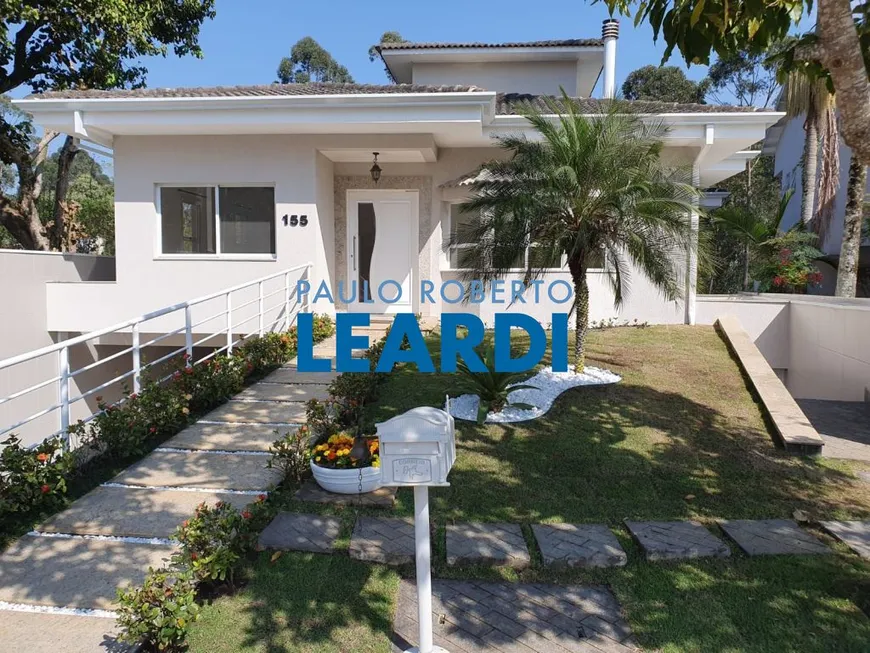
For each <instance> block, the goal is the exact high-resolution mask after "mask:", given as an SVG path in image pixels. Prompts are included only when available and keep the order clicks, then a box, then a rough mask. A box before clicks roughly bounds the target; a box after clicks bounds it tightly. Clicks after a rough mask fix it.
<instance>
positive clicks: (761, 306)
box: [697, 294, 870, 401]
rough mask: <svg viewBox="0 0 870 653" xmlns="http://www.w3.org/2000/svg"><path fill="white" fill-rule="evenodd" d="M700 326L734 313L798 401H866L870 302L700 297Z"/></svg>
mask: <svg viewBox="0 0 870 653" xmlns="http://www.w3.org/2000/svg"><path fill="white" fill-rule="evenodd" d="M697 315H698V324H713V323H714V322H715V321H716V319H717V318H718V317H720V316H723V315H734V316H735V317H737V318H738V319H739V320H740V322H741V324H742V325H743V328H744V329H745V330H746V331H747V333H748V334H749V336H750V337H751V338H752V340H753V342H754V343H755V345H756V346H757V347H758V349H759V351H760V352H761V353H762V354H763V355H764V357H765V359H766V360H767V361H768V363H769V364H770V366H771V367H772V368H773V369H774V370H775V371H776V372H777V374H778V375H779V377H780V379H782V380H783V382H784V383H785V385H786V387H787V388H788V390H789V392H790V393H791V394H792V396H793V397H795V398H798V399H830V400H839V401H864V400H865V397H866V393H867V392H868V388H870V299H841V298H839V297H818V296H808V295H778V294H761V295H749V294H745V295H744V294H741V295H734V296H714V295H706V296H702V297H698V314H697Z"/></svg>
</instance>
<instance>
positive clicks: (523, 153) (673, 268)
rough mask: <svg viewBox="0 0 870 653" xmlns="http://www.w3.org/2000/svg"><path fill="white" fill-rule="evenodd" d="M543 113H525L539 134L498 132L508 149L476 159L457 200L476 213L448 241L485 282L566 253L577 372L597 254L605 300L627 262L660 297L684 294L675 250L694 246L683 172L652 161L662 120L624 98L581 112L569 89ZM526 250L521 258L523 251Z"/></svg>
mask: <svg viewBox="0 0 870 653" xmlns="http://www.w3.org/2000/svg"><path fill="white" fill-rule="evenodd" d="M546 102H547V110H546V113H547V114H553V115H557V116H558V118H557V119H556V120H551V119H550V118H549V117H547V116H545V115H543V114H542V113H539V112H537V111H534V110H531V109H527V110H526V111H525V116H526V119H527V120H528V122H529V124H530V125H531V126H532V127H534V128H535V129H536V130H537V131H538V132H540V134H541V137H542V138H541V139H540V140H529V139H527V138H525V137H522V136H502V137H500V138H499V145H500V146H501V148H502V149H504V150H506V151H507V152H508V153H509V154H510V156H509V157H508V159H507V160H504V161H491V162H489V163H486V164H484V166H483V168H482V173H481V174H480V175H479V176H478V180H479V181H477V182H476V183H475V184H474V186H473V187H472V191H471V197H470V199H468V200H467V201H466V202H465V203H464V205H463V208H464V210H465V211H467V212H471V213H472V214H473V215H476V216H479V217H478V218H477V219H476V220H475V221H474V222H473V224H472V226H471V227H469V229H468V230H467V231H466V232H465V233H456V234H453V235H452V237H451V239H450V240H451V244H453V243H456V242H460V241H461V242H463V243H469V242H470V243H473V245H472V246H471V247H467V248H464V249H462V250H460V251H461V252H462V254H461V260H460V262H459V266H460V267H464V268H466V269H467V272H466V276H467V278H469V279H481V280H483V281H484V282H491V281H493V280H494V279H497V278H501V277H503V276H505V274H507V273H508V271H509V270H510V269H513V268H516V267H517V266H518V265H524V266H525V267H526V271H525V274H526V279H527V280H529V279H534V278H539V277H540V276H541V275H542V274H543V273H544V271H545V270H546V269H548V268H552V267H553V266H554V265H559V263H558V262H559V261H560V260H561V257H562V256H563V255H564V256H565V257H566V258H567V264H568V269H569V271H570V273H571V278H572V280H573V283H574V291H575V299H574V307H575V310H576V341H575V348H574V362H575V368H576V369H577V370H582V369H583V366H584V362H585V351H586V350H585V342H586V333H587V330H588V328H589V287H588V285H587V280H586V272H587V270H588V269H589V268H590V267H592V266H593V265H594V263H593V262H594V261H600V260H601V257H602V256H603V257H604V259H605V261H606V270H607V272H608V275H607V277H608V279H609V280H610V282H611V285H612V288H613V292H614V301H615V303H616V305H619V304H621V302H622V301H623V299H624V298H625V296H626V293H627V287H628V281H629V266H630V265H633V266H636V267H637V268H638V269H639V270H640V271H641V272H642V273H644V274H645V275H646V276H647V277H648V278H649V279H650V280H651V281H652V282H653V283H654V284H655V285H656V287H658V288H659V290H660V291H661V292H662V294H663V295H664V296H665V297H667V298H668V299H676V298H678V297H680V296H681V295H682V291H683V289H682V287H681V276H682V275H681V274H680V265H679V262H678V261H677V260H676V258H675V257H674V252H675V251H682V252H686V251H688V248H690V247H692V243H691V240H692V239H691V228H690V226H689V220H687V215H688V214H689V213H690V212H691V211H692V210H693V202H694V201H695V200H696V198H697V191H696V190H695V189H694V188H693V187H692V186H691V185H690V184H689V183H686V181H687V178H688V175H687V172H686V171H678V170H672V169H669V168H667V167H666V166H665V164H664V163H663V162H662V160H661V153H662V147H663V145H662V138H663V137H664V135H665V134H666V132H667V128H666V127H665V126H664V125H663V124H661V123H658V122H645V121H643V120H641V118H640V117H639V116H637V115H634V114H632V113H630V112H629V111H630V109H629V108H628V107H627V106H626V105H625V103H619V102H613V103H612V104H611V105H610V106H609V107H608V108H607V110H606V111H605V112H604V113H603V114H601V115H595V116H588V115H583V114H582V113H581V110H580V109H579V108H578V107H577V106H576V104H575V103H574V101H573V100H571V98H569V97H567V95H563V97H562V98H561V99H559V100H556V99H550V100H547V101H546ZM527 248H528V251H529V255H528V257H527V258H526V256H525V255H526V250H527Z"/></svg>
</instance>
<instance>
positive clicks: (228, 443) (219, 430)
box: [163, 423, 289, 451]
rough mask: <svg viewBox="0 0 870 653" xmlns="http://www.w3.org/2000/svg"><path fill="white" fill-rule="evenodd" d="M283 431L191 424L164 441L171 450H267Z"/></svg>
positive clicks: (241, 426)
mask: <svg viewBox="0 0 870 653" xmlns="http://www.w3.org/2000/svg"><path fill="white" fill-rule="evenodd" d="M286 430H289V429H286V428H283V427H275V426H268V425H259V424H201V423H197V424H193V425H191V426H188V427H187V428H186V429H184V430H183V431H181V433H179V434H178V435H176V436H174V437H172V438H170V439H169V440H167V441H166V442H165V443H164V444H163V446H164V447H168V448H171V449H202V450H204V451H268V450H269V446H270V445H271V444H272V443H273V442H274V441H275V440H277V439H278V437H279V435H283V434H284V433H285V432H286Z"/></svg>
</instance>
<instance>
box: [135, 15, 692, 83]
mask: <svg viewBox="0 0 870 653" xmlns="http://www.w3.org/2000/svg"><path fill="white" fill-rule="evenodd" d="M535 7H537V9H535ZM530 9H531V10H530ZM607 17H608V12H607V9H606V7H605V6H603V5H589V4H587V3H586V2H584V1H583V0H546V2H540V1H539V2H537V3H530V2H529V0H523V1H520V0H501V1H500V2H498V3H495V4H493V3H484V2H480V1H479V0H478V1H477V2H475V1H474V0H464V1H463V0H437V1H435V2H432V1H429V2H420V1H419V0H418V1H417V2H411V1H408V0H405V1H404V2H399V1H396V0H368V1H364V0H354V1H351V0H319V1H317V0H315V1H314V2H304V3H303V2H293V3H290V2H287V1H286V0H218V2H217V17H216V18H215V19H214V20H212V21H209V22H208V23H206V24H205V25H204V26H203V29H202V36H201V44H202V47H203V50H204V58H203V59H202V60H197V59H195V58H193V57H186V58H184V59H178V58H177V57H174V56H169V57H167V58H165V59H162V58H157V59H149V60H147V61H146V62H145V63H146V65H147V67H148V69H149V75H148V86H150V87H177V86H200V85H201V86H216V85H232V84H268V83H271V82H273V81H275V71H276V69H277V67H278V62H279V61H280V60H281V57H283V56H286V55H289V53H290V48H291V47H292V45H293V44H294V43H295V42H296V41H297V40H299V39H300V38H302V37H303V36H311V37H313V38H314V39H315V40H317V41H318V42H319V43H320V44H321V45H322V46H323V47H325V48H326V49H327V50H329V52H331V53H332V55H333V56H334V57H335V58H336V59H337V60H338V61H339V62H340V63H342V64H344V65H345V66H347V67H348V68H349V69H350V72H351V74H352V75H353V76H354V79H355V80H356V81H358V82H365V83H385V82H386V79H385V77H384V74H383V66H382V65H381V64H380V63H379V62H374V63H371V62H369V60H368V55H367V51H368V48H369V46H370V45H371V44H373V43H375V42H377V40H378V39H379V38H380V35H381V34H382V33H383V32H384V31H386V30H395V31H398V32H400V33H401V34H402V36H404V37H405V38H406V39H408V40H409V41H491V42H499V41H535V40H542V39H565V38H595V37H599V36H600V35H601V21H602V20H604V19H605V18H607ZM620 23H621V25H620V27H621V35H620V40H619V46H618V53H617V82H618V84H619V85H620V86H621V85H622V81H623V80H624V79H625V77H626V75H628V73H630V72H631V71H632V70H634V69H636V68H639V67H640V66H644V65H647V64H656V65H657V64H658V63H659V62H660V61H661V57H662V53H663V51H664V46H663V45H662V44H661V43H659V44H658V45H656V44H654V43H653V38H652V30H651V29H650V28H649V27H648V26H647V25H641V26H640V27H638V28H637V29H635V28H634V26H633V25H632V21H630V20H628V19H621V20H620ZM669 63H671V64H673V65H678V66H681V67H683V68H685V66H684V65H683V64H682V61H681V60H680V59H679V56H678V55H677V56H674V57H672V58H671V61H670V62H669ZM705 70H706V69H705V68H704V67H702V66H692V67H691V69H689V70H688V76H689V77H690V78H693V79H699V78H701V77H703V76H704V74H705ZM599 92H600V89H599Z"/></svg>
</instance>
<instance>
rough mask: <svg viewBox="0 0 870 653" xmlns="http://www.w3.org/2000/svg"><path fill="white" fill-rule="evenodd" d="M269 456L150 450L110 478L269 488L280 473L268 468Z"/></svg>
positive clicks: (169, 484)
mask: <svg viewBox="0 0 870 653" xmlns="http://www.w3.org/2000/svg"><path fill="white" fill-rule="evenodd" d="M268 461H269V456H259V455H256V456H255V455H250V454H215V453H204V452H193V453H187V452H180V453H177V452H169V451H152V452H151V453H150V454H148V456H146V457H145V458H144V459H142V460H140V461H139V462H138V463H136V464H134V465H131V466H130V467H128V468H127V469H126V470H125V471H123V472H121V473H120V474H118V475H117V476H116V477H115V478H113V479H112V481H111V482H112V483H123V484H126V485H144V486H151V487H166V488H208V489H211V490H252V491H263V490H269V489H271V488H273V487H275V486H276V485H278V483H280V482H281V481H282V480H284V476H283V474H282V472H281V470H279V469H269V468H268V467H266V463H267V462H268Z"/></svg>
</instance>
